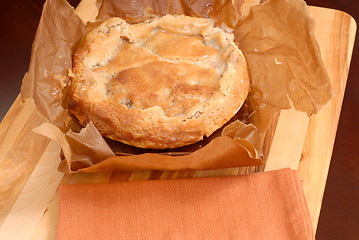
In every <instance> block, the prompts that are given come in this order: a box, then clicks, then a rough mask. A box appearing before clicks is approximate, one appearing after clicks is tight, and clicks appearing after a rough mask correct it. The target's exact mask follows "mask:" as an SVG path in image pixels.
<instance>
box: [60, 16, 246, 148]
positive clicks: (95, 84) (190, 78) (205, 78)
mask: <svg viewBox="0 0 359 240" xmlns="http://www.w3.org/2000/svg"><path fill="white" fill-rule="evenodd" d="M232 38H233V36H232V35H231V34H229V33H227V32H225V31H223V30H222V29H220V28H217V27H214V26H213V21H212V20H210V19H204V18H193V17H186V16H173V15H166V16H164V17H161V18H154V19H152V20H150V21H147V22H144V23H139V24H134V25H130V24H127V23H126V22H125V21H124V20H122V19H120V18H111V19H109V20H107V21H105V22H103V23H102V24H101V25H99V26H98V27H96V28H95V29H93V30H92V31H91V32H89V33H88V34H87V35H86V36H85V38H84V39H83V41H82V44H81V46H80V47H79V48H78V49H77V50H76V51H75V54H74V57H73V67H72V69H71V70H70V71H69V75H70V77H71V81H70V83H69V86H68V87H69V91H68V94H67V97H66V99H65V106H66V108H67V109H68V110H69V111H70V112H71V113H72V114H73V115H74V116H76V117H77V118H78V120H79V122H80V124H81V125H83V126H85V125H86V124H87V123H89V122H93V124H94V125H95V126H96V127H97V129H98V130H99V132H100V133H101V134H102V135H103V136H105V137H108V138H111V139H113V140H117V141H120V142H123V143H126V144H129V145H132V146H136V147H141V148H152V149H165V148H176V147H181V146H185V145H189V144H192V143H195V142H197V141H200V140H201V139H203V136H209V135H211V134H212V133H213V132H214V131H215V130H217V129H218V128H220V127H222V126H223V125H224V124H225V123H226V122H227V121H229V120H230V119H231V118H232V117H233V116H234V115H235V114H236V112H237V111H238V109H239V108H240V107H241V105H242V104H243V102H244V100H245V99H246V97H247V94H248V92H249V77H248V71H247V65H246V60H245V58H244V56H243V54H242V52H241V51H240V50H239V49H238V47H237V46H236V45H235V44H234V43H233V40H232Z"/></svg>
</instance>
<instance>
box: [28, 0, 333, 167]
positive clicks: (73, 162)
mask: <svg viewBox="0 0 359 240" xmlns="http://www.w3.org/2000/svg"><path fill="white" fill-rule="evenodd" d="M254 2H256V1H255V0H252V1H245V0H239V1H234V3H232V1H228V0H218V1H217V0H197V1H192V0H191V1H190V0H181V1H180V0H177V1H160V0H137V1H115V0H104V1H103V2H102V4H101V2H98V3H99V6H100V7H99V14H98V17H97V20H98V21H100V20H104V19H107V18H109V17H112V16H120V17H122V18H124V19H126V20H127V21H129V22H132V23H135V22H139V21H143V20H144V19H146V18H148V17H151V16H153V15H164V14H185V15H189V16H196V17H211V18H213V19H214V20H215V23H216V24H217V25H218V26H221V27H223V28H228V27H231V28H233V33H234V36H235V41H236V43H237V44H238V45H239V47H240V48H241V49H242V50H243V52H244V54H245V55H246V57H247V59H248V65H249V70H250V75H251V81H252V92H251V93H250V95H249V97H248V100H247V101H246V104H245V105H244V106H243V107H242V109H241V111H240V112H239V113H238V114H237V115H236V116H235V117H234V118H233V119H232V120H231V121H230V122H229V123H228V124H226V126H225V127H224V128H223V129H220V130H218V131H216V132H215V133H214V134H213V135H212V136H210V137H209V138H206V139H204V140H203V141H201V142H199V143H196V144H193V145H190V146H186V147H183V148H180V149H174V150H171V151H166V150H165V151H154V150H146V149H138V148H134V147H130V146H127V145H125V144H121V143H117V142H113V141H111V140H108V139H104V138H102V137H101V135H100V134H99V133H98V131H97V130H96V128H95V127H94V126H93V125H92V124H89V125H88V126H87V127H85V128H82V129H77V130H78V132H76V131H77V130H76V128H74V127H72V130H70V129H69V126H76V123H75V121H73V119H72V118H71V117H70V116H69V114H68V113H67V112H66V111H65V109H64V108H63V107H62V97H63V94H64V93H63V87H64V86H65V84H66V83H67V81H68V77H67V74H66V72H67V69H68V68H70V67H71V57H72V53H73V51H74V49H76V46H77V45H78V43H79V41H80V39H81V37H82V36H83V34H84V32H85V27H86V24H85V23H83V22H82V21H81V20H80V19H79V18H78V16H77V15H76V14H75V13H74V11H73V8H72V7H71V6H69V5H68V3H67V2H66V1H65V0H48V1H47V2H46V3H45V5H44V9H43V13H42V18H41V20H40V23H39V28H38V31H37V34H36V37H35V41H34V44H33V50H32V56H31V63H30V68H29V72H28V73H27V74H26V76H25V78H24V80H23V85H22V89H21V96H22V98H23V99H25V98H33V99H34V100H35V103H36V106H37V109H38V111H39V113H40V114H42V115H43V116H44V117H45V118H46V119H47V120H48V123H45V124H43V125H42V126H40V127H38V128H36V129H35V131H36V132H38V133H40V134H43V135H45V136H48V137H50V138H52V139H54V140H56V141H57V142H59V143H60V145H61V146H62V149H63V155H64V160H63V161H62V162H61V164H60V166H59V169H60V170H61V171H63V172H66V173H70V172H77V171H88V172H96V171H114V170H123V169H126V170H135V169H156V170H180V169H216V168H227V167H241V166H255V165H261V164H263V159H262V149H261V148H262V144H261V136H263V134H265V131H266V128H267V127H268V125H269V123H270V121H271V119H272V117H273V114H274V113H275V112H278V111H280V110H281V109H287V108H295V109H297V110H300V111H304V112H306V113H307V114H308V116H310V115H311V114H313V113H316V112H317V111H318V110H319V109H320V107H321V106H323V105H324V104H326V103H327V102H328V101H329V99H330V98H331V86H330V81H329V78H328V75H327V73H326V71H325V68H324V65H323V63H322V61H321V57H320V52H319V48H318V45H317V42H316V40H315V37H314V33H313V27H314V26H313V21H312V20H311V18H310V16H309V13H308V9H307V6H306V4H305V2H304V1H302V0H270V1H266V2H265V3H262V4H255V5H256V6H254V7H253V8H251V9H250V8H249V6H250V5H253V4H254ZM93 25H94V24H91V25H89V24H88V26H89V28H91V26H93ZM239 120H242V122H240V121H239ZM243 122H246V123H247V124H245V123H243ZM115 155H117V156H115Z"/></svg>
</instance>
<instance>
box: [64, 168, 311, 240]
mask: <svg viewBox="0 0 359 240" xmlns="http://www.w3.org/2000/svg"><path fill="white" fill-rule="evenodd" d="M59 193H60V206H59V223H58V233H57V239H86V240H89V239H131V240H132V239H156V240H157V239H166V240H167V239H181V240H182V239H184V240H187V239H195V240H198V239H216V240H218V239H251V240H253V239H266V240H267V239H276V240H277V239H305V240H307V239H314V232H313V228H312V224H311V221H310V216H309V212H308V208H307V206H306V202H305V199H304V195H303V190H302V186H301V183H300V180H299V176H298V173H297V172H296V171H293V170H290V169H282V170H276V171H271V172H261V173H254V174H250V175H244V176H231V177H210V178H196V179H168V180H148V181H137V182H118V183H108V184H80V185H61V186H60V189H59Z"/></svg>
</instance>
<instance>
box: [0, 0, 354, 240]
mask: <svg viewBox="0 0 359 240" xmlns="http://www.w3.org/2000/svg"><path fill="white" fill-rule="evenodd" d="M94 3H95V0H83V1H82V2H81V3H80V5H79V6H78V8H77V10H76V11H77V13H78V14H79V15H80V16H81V17H82V18H83V19H91V18H92V17H93V16H94V15H96V10H95V8H93V6H94ZM91 6H92V7H91ZM310 10H311V13H312V16H313V18H314V20H315V22H316V29H315V32H316V36H317V39H318V42H319V45H320V49H321V52H322V57H323V61H324V64H325V66H326V68H327V70H328V73H329V76H330V78H331V80H332V84H333V88H334V98H333V99H332V100H331V101H330V102H329V103H328V104H327V105H326V106H325V107H324V108H323V109H322V110H321V111H320V113H319V114H317V115H315V116H312V117H311V118H310V119H308V118H307V117H306V115H305V114H303V113H299V112H296V111H293V110H288V111H283V112H282V113H281V114H280V115H279V116H278V118H277V119H276V121H275V122H274V123H273V124H272V126H271V129H270V133H271V134H270V135H269V138H270V141H268V142H269V143H270V144H268V145H266V146H265V156H266V159H267V164H266V166H265V169H264V170H266V171H268V170H273V169H279V168H284V167H291V168H293V169H298V170H299V173H300V176H301V177H302V179H303V187H304V192H305V195H306V199H307V202H308V207H309V211H310V213H311V217H312V221H313V225H314V229H316V226H317V222H318V218H319V213H320V208H321V203H322V198H323V193H324V188H325V182H326V178H327V174H328V169H329V164H330V160H331V154H332V150H333V145H334V140H335V135H336V130H337V126H338V120H339V115H340V110H341V105H342V101H343V96H344V90H345V85H346V80H347V75H348V70H349V64H350V60H351V54H352V50H353V45H354V39H355V32H356V23H355V21H354V19H353V18H351V17H350V16H349V15H347V14H346V13H343V12H340V11H337V10H331V9H324V8H317V7H310ZM42 121H43V120H42V119H41V117H39V116H38V115H37V114H36V111H35V106H34V103H33V102H32V101H25V102H21V100H20V98H19V97H18V98H17V99H16V101H15V102H14V103H13V105H12V107H11V108H10V110H9V112H8V113H7V115H6V116H5V118H4V119H3V120H2V122H1V124H0V239H22V240H23V239H55V238H56V230H57V211H58V193H57V188H58V186H59V184H62V183H103V182H114V181H135V180H147V179H163V178H186V177H204V176H224V175H239V174H247V173H251V172H255V171H258V170H263V169H258V168H255V167H247V168H230V169H220V170H210V171H193V170H190V171H123V172H114V173H97V174H85V173H81V174H76V175H64V174H62V173H60V172H58V171H57V166H58V163H59V161H60V157H59V153H60V147H59V145H58V144H57V143H55V142H53V141H50V140H49V139H47V138H45V137H43V136H40V135H38V134H35V133H33V132H32V129H33V128H34V127H36V126H38V125H40V124H41V123H42Z"/></svg>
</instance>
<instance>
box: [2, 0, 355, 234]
mask: <svg viewBox="0 0 359 240" xmlns="http://www.w3.org/2000/svg"><path fill="white" fill-rule="evenodd" d="M44 2H45V1H44V0H17V1H10V0H5V1H1V5H2V7H1V10H0V11H1V14H0V23H1V24H0V33H1V37H0V73H1V75H0V86H1V87H0V120H1V119H2V118H3V117H4V116H5V114H6V112H7V111H8V109H9V108H10V106H11V104H12V102H13V101H14V100H15V98H16V97H17V96H18V94H19V91H20V86H21V80H22V78H23V76H24V74H25V72H26V71H27V70H28V66H29V60H30V53H31V45H32V41H33V39H34V36H35V32H36V28H37V25H38V22H39V19H40V15H41V9H42V5H43V3H44ZM69 2H70V3H71V4H72V5H73V6H76V5H77V4H78V2H79V0H70V1H69ZM306 2H307V4H308V5H314V6H322V7H327V8H333V9H339V10H342V11H345V12H347V13H349V14H350V15H351V16H352V17H354V18H355V19H359V1H358V0H307V1H306ZM358 54H359V52H358V34H357V35H356V44H355V46H354V52H353V57H352V62H351V67H350V71H349V77H348V82H347V87H346V91H345V95H344V102H343V106H342V111H341V115H340V121H339V127H338V132H337V136H336V140H335V145H334V151H333V156H332V160H331V165H330V169H329V175H328V180H327V185H326V189H325V193H324V199H323V205H322V210H321V213H320V217H319V224H318V229H317V235H316V239H318V240H320V239H335V240H337V239H353V240H354V239H359V157H358V156H359V140H358V139H359V131H358V130H359V128H358V125H357V121H358V119H359V114H358V112H359V94H358V92H359V81H358V79H357V77H358V76H359V55H358Z"/></svg>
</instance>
